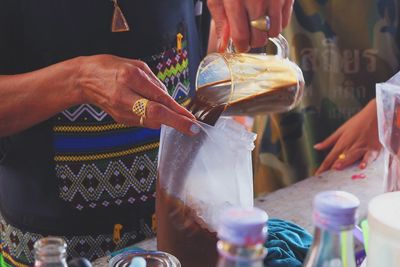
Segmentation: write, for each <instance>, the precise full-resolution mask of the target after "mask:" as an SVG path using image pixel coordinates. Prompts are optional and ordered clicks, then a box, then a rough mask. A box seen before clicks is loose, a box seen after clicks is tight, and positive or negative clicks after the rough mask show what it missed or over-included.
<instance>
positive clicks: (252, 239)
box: [218, 207, 268, 246]
mask: <svg viewBox="0 0 400 267" xmlns="http://www.w3.org/2000/svg"><path fill="white" fill-rule="evenodd" d="M267 221H268V215H267V213H266V212H265V211H263V210H261V209H259V208H255V207H253V208H242V207H232V208H228V209H227V210H225V211H224V212H223V213H222V215H221V222H220V226H219V229H218V237H219V239H221V240H223V241H226V242H229V243H232V244H235V245H239V246H251V245H255V244H260V243H261V244H262V243H264V242H265V240H266V238H267V233H268V228H267Z"/></svg>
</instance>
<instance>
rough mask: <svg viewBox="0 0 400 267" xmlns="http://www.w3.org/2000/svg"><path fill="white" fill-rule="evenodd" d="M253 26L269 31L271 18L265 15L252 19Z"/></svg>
mask: <svg viewBox="0 0 400 267" xmlns="http://www.w3.org/2000/svg"><path fill="white" fill-rule="evenodd" d="M250 25H251V27H254V28H256V29H258V30H260V31H263V32H267V31H269V29H270V28H271V19H270V18H269V16H263V17H260V18H258V19H253V20H251V21H250Z"/></svg>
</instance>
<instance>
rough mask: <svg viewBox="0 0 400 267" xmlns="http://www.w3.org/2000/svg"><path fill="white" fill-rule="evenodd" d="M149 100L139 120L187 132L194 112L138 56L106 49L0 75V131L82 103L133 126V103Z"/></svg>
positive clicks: (0, 133) (9, 131)
mask: <svg viewBox="0 0 400 267" xmlns="http://www.w3.org/2000/svg"><path fill="white" fill-rule="evenodd" d="M140 98H147V99H149V100H150V102H149V104H148V106H147V117H146V119H145V120H144V126H145V127H148V128H159V127H160V125H161V124H166V125H169V126H171V127H174V128H176V129H178V130H180V131H181V132H183V133H186V134H189V135H192V134H194V133H196V132H197V131H198V128H197V129H196V124H195V119H194V116H193V115H192V114H191V113H190V112H188V111H187V110H186V109H185V108H183V107H181V106H180V105H179V104H178V103H176V102H175V101H174V100H173V99H172V97H170V96H169V95H168V94H167V92H166V88H165V86H164V85H163V84H162V82H161V81H159V80H158V79H157V77H156V76H155V75H154V74H153V73H152V72H151V70H150V69H149V67H148V66H147V65H146V64H145V63H144V62H142V61H138V60H132V59H125V58H120V57H115V56H111V55H98V56H90V57H79V58H75V59H71V60H68V61H64V62H61V63H58V64H55V65H52V66H49V67H47V68H44V69H41V70H38V71H34V72H30V73H25V74H20V75H5V76H0V99H1V100H2V105H0V137H1V136H7V135H10V134H13V133H16V132H19V131H21V130H24V129H27V128H29V127H31V126H33V125H35V124H37V123H39V122H41V121H44V120H46V119H48V118H49V117H51V116H53V115H55V114H56V113H58V112H60V111H62V110H64V109H66V108H68V107H71V106H74V105H78V104H82V103H90V104H94V105H97V106H99V107H100V108H102V109H103V110H104V111H106V112H107V113H108V114H109V115H111V116H112V117H113V118H114V120H115V121H117V122H118V123H123V124H125V125H129V126H138V125H139V120H140V117H138V116H136V115H135V114H134V113H133V112H132V110H131V109H132V105H133V103H134V102H135V101H136V100H138V99H140Z"/></svg>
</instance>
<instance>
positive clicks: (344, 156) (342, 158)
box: [338, 153, 346, 160]
mask: <svg viewBox="0 0 400 267" xmlns="http://www.w3.org/2000/svg"><path fill="white" fill-rule="evenodd" d="M338 159H340V160H344V159H346V154H345V153H342V154H340V155H339V156H338Z"/></svg>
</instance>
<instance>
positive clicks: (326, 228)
mask: <svg viewBox="0 0 400 267" xmlns="http://www.w3.org/2000/svg"><path fill="white" fill-rule="evenodd" d="M313 205H314V207H313V208H314V211H313V221H314V225H315V230H314V241H313V244H312V246H311V248H310V251H309V252H308V255H307V258H306V260H305V261H304V264H303V267H355V266H356V264H355V255H354V241H353V229H354V225H355V215H356V210H357V208H358V206H359V205H360V201H359V200H358V199H357V197H355V196H354V195H352V194H350V193H347V192H343V191H325V192H321V193H318V194H317V195H316V196H315V198H314V203H313Z"/></svg>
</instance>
